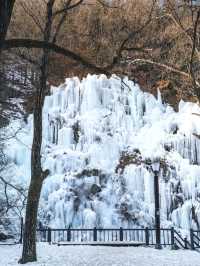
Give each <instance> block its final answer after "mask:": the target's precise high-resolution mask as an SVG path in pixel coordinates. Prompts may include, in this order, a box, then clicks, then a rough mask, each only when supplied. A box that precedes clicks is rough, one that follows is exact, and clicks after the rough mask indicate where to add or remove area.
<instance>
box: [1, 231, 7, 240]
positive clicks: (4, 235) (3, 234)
mask: <svg viewBox="0 0 200 266" xmlns="http://www.w3.org/2000/svg"><path fill="white" fill-rule="evenodd" d="M7 239H8V236H7V235H6V234H5V233H3V232H0V241H4V240H7Z"/></svg>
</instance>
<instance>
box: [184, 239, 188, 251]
mask: <svg viewBox="0 0 200 266" xmlns="http://www.w3.org/2000/svg"><path fill="white" fill-rule="evenodd" d="M184 246H185V249H188V243H187V237H185V238H184Z"/></svg>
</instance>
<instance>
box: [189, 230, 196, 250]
mask: <svg viewBox="0 0 200 266" xmlns="http://www.w3.org/2000/svg"><path fill="white" fill-rule="evenodd" d="M190 241H191V249H192V250H194V249H195V248H194V232H193V229H190Z"/></svg>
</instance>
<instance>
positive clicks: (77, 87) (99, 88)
mask: <svg viewBox="0 0 200 266" xmlns="http://www.w3.org/2000/svg"><path fill="white" fill-rule="evenodd" d="M199 115H200V108H199V106H198V105H197V104H193V103H187V102H183V101H182V102H180V104H179V111H178V112H175V111H174V110H173V108H171V107H170V106H168V105H167V104H163V103H162V99H161V96H160V93H158V99H156V98H155V97H154V96H153V95H151V94H149V93H145V92H143V91H142V90H141V89H140V88H139V86H138V85H137V84H134V82H132V81H130V80H128V79H127V78H125V79H123V80H121V79H120V78H119V77H117V76H114V75H113V76H112V77H111V78H109V79H108V78H107V77H106V76H104V75H100V76H95V75H88V76H87V77H86V78H84V79H83V80H82V81H80V80H79V79H78V78H68V79H66V80H65V83H64V84H62V85H61V86H59V87H52V89H51V95H50V96H47V97H46V99H45V103H44V108H43V147H42V151H41V152H42V163H43V168H44V169H49V170H50V175H49V176H48V178H47V179H46V180H45V183H44V186H43V190H42V197H41V204H40V219H41V221H45V223H46V224H49V225H50V226H52V227H58V228H68V227H74V228H78V227H85V228H91V227H94V226H97V227H120V226H123V227H133V226H134V227H135V226H151V225H152V224H153V223H154V191H153V173H152V172H151V170H149V168H148V167H146V165H145V164H144V163H141V161H143V160H145V159H146V158H150V159H153V158H154V157H157V158H158V157H159V158H161V159H162V160H165V162H166V165H165V167H164V169H162V170H161V173H160V202H161V219H162V224H163V226H171V225H172V224H173V225H174V226H177V227H180V228H182V229H184V230H187V229H189V228H190V227H191V226H192V227H193V228H198V227H199V223H200V208H199V207H200V205H199V201H200V166H199V164H200V116H199ZM31 132H32V116H30V117H29V119H28V124H26V125H25V127H24V130H23V131H22V132H20V133H19V135H20V136H18V139H17V140H15V141H13V140H12V141H10V142H8V145H7V154H8V155H9V157H10V160H11V161H12V168H13V167H14V169H15V174H16V177H17V178H21V179H22V180H28V177H29V176H30V172H29V171H30V170H29V169H30V146H31V141H32V133H31ZM19 140H20V141H19Z"/></svg>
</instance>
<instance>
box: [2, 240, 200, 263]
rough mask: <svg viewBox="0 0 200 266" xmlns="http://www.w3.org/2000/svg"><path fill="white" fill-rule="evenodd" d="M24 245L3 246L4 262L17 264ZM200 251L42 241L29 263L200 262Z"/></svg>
mask: <svg viewBox="0 0 200 266" xmlns="http://www.w3.org/2000/svg"><path fill="white" fill-rule="evenodd" d="M20 255H21V246H19V245H18V246H0V265H1V266H17V265H19V264H18V263H17V261H18V259H19V257H20ZM199 261H200V253H198V252H195V251H185V250H178V251H172V250H168V249H163V250H155V249H154V248H142V247H139V248H138V247H137V248H136V247H134V248H133V247H128V248H127V247H121V248H118V247H99V246H98V247H94V246H93V247H91V246H60V247H58V246H54V245H53V246H49V245H47V244H39V247H38V262H36V263H29V264H28V265H29V266H36V265H37V266H50V265H51V266H147V265H148V266H199Z"/></svg>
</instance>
